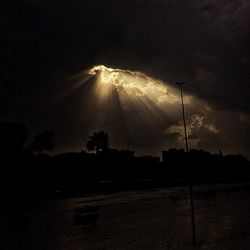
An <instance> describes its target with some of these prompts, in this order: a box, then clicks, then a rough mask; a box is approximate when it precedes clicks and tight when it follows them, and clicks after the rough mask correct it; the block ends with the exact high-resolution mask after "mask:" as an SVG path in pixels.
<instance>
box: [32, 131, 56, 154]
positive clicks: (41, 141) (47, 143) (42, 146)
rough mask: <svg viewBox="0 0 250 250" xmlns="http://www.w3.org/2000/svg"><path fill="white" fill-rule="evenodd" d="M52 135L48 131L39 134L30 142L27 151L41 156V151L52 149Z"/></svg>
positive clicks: (51, 132)
mask: <svg viewBox="0 0 250 250" xmlns="http://www.w3.org/2000/svg"><path fill="white" fill-rule="evenodd" d="M54 139H55V138H54V133H53V131H50V130H44V131H43V132H39V133H38V134H37V135H36V136H35V137H34V139H33V141H32V142H31V144H30V146H29V149H30V150H31V151H32V152H38V155H41V154H42V152H43V151H50V150H53V148H54Z"/></svg>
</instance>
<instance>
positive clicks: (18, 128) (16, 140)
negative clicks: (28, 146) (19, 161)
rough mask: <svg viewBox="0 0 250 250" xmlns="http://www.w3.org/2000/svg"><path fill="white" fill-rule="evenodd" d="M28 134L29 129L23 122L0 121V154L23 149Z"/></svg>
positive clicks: (12, 152)
mask: <svg viewBox="0 0 250 250" xmlns="http://www.w3.org/2000/svg"><path fill="white" fill-rule="evenodd" d="M28 134H29V130H28V129H27V128H26V126H25V125H24V124H21V123H14V122H0V155H1V154H3V155H5V154H11V155H13V154H15V153H17V152H21V151H23V149H24V144H25V141H26V139H27V137H28Z"/></svg>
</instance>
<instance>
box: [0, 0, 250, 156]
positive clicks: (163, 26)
mask: <svg viewBox="0 0 250 250" xmlns="http://www.w3.org/2000/svg"><path fill="white" fill-rule="evenodd" d="M249 13H250V0H234V1H233V0H227V1H225V0H201V1H197V0H182V1H181V0H179V1H176V0H175V1H174V0H126V1H119V0H89V1H88V0H84V1H82V0H71V1H66V0H54V1H51V0H12V1H2V2H1V4H0V27H1V40H0V52H1V57H0V60H1V67H0V84H1V91H0V104H1V105H0V120H2V121H15V122H22V123H25V124H26V125H27V127H29V128H30V130H31V132H32V133H35V132H37V131H39V130H41V129H52V130H53V131H54V132H55V138H56V141H55V144H56V147H55V152H62V151H79V150H82V149H84V147H85V143H86V140H87V138H88V136H89V135H90V134H92V132H94V131H97V130H105V131H107V132H108V133H109V134H110V140H111V141H110V142H111V146H113V147H119V148H127V147H130V148H131V149H134V150H136V151H137V152H138V153H139V154H154V155H156V154H158V155H159V154H160V151H161V150H163V149H168V148H170V147H177V148H182V147H184V141H183V127H182V116H181V106H180V100H178V98H177V97H179V96H178V93H179V92H178V90H177V89H176V85H175V83H176V82H177V81H185V82H186V83H187V84H186V85H185V87H184V91H185V92H184V93H185V98H186V99H185V107H186V111H187V124H188V133H189V142H190V148H202V149H205V150H210V151H212V152H218V151H219V150H220V149H221V150H222V152H223V153H224V152H225V153H237V154H238V153H241V154H244V155H246V156H248V157H250V150H249V149H250V140H249V137H250V109H249V100H250V89H249V85H250V32H249V31H250V15H249ZM97 65H105V67H107V68H104V67H103V68H102V70H98V69H97V70H96V71H95V74H90V72H91V69H93V68H94V66H97ZM99 69H100V68H99ZM92 73H93V72H92ZM102 73H103V74H104V76H105V77H106V78H105V79H104V80H103V81H104V82H107V81H109V82H108V83H107V84H108V85H106V86H107V87H108V88H109V91H108V92H107V91H106V90H105V91H106V92H105V91H104V88H107V87H103V85H101V87H100V86H99V87H98V86H97V85H98V84H100V81H101V80H100V79H101V77H100V75H101V74H102ZM113 73H115V74H113ZM110 76H111V77H110ZM113 76H115V78H112V77H113ZM121 79H122V80H121ZM138 79H139V80H138ZM128 81H130V82H133V86H132V87H131V85H129V86H128V85H126V84H128ZM138 82H139V85H137V84H138ZM147 84H148V85H147ZM149 85H150V89H149V88H148V86H149ZM164 86H165V88H166V92H165V90H164ZM104 92H105V98H104V96H103V95H104V94H103V93H104Z"/></svg>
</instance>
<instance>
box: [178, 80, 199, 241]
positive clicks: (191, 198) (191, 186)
mask: <svg viewBox="0 0 250 250" xmlns="http://www.w3.org/2000/svg"><path fill="white" fill-rule="evenodd" d="M176 84H177V85H178V86H179V87H180V92H181V106H182V117H183V124H184V133H185V143H186V152H187V153H188V151H189V149H188V136H187V125H186V115H185V107H184V101H183V85H184V84H185V82H177V83H176ZM189 196H190V208H191V220H192V237H193V244H194V245H196V233H195V220H194V202H193V185H192V183H190V185H189Z"/></svg>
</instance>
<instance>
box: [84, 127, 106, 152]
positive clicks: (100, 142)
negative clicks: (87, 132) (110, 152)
mask: <svg viewBox="0 0 250 250" xmlns="http://www.w3.org/2000/svg"><path fill="white" fill-rule="evenodd" d="M86 147H87V150H88V151H93V150H95V151H96V153H98V152H100V151H104V150H107V149H108V148H109V135H108V133H105V132H104V131H99V132H95V133H94V134H93V135H92V136H90V137H89V140H88V142H87V143H86Z"/></svg>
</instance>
